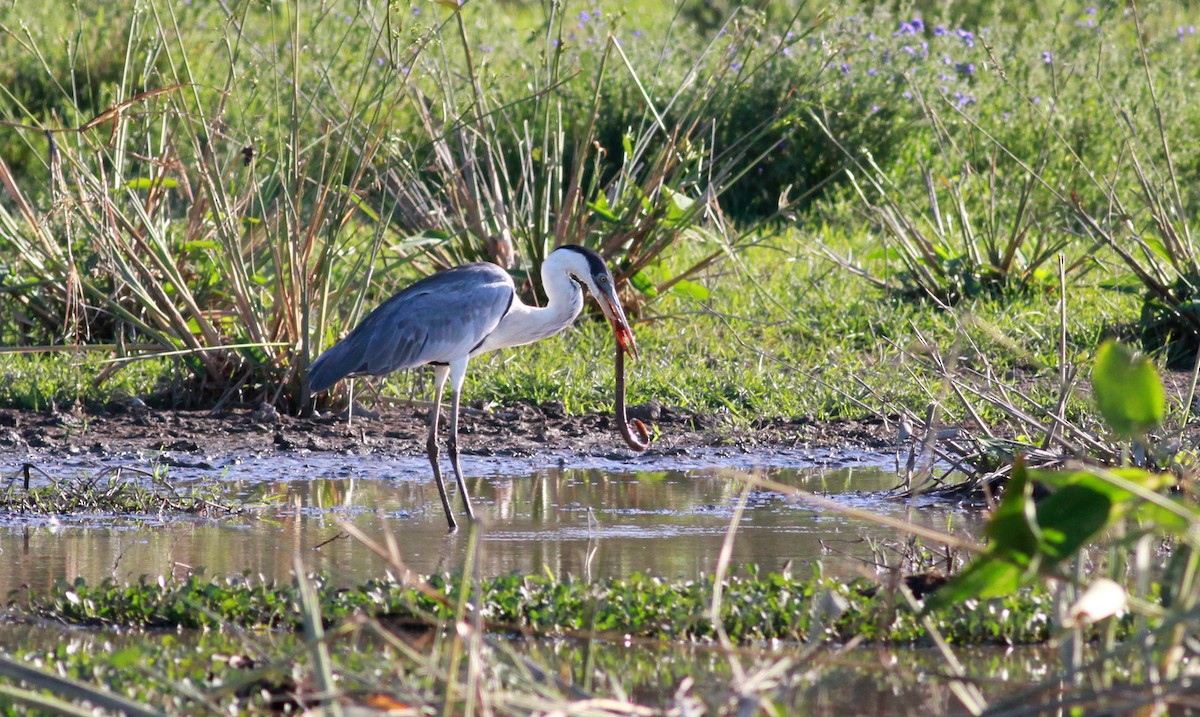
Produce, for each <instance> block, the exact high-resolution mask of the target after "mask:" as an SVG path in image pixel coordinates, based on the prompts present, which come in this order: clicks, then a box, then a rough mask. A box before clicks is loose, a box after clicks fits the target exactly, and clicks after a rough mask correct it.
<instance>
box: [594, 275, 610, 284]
mask: <svg viewBox="0 0 1200 717" xmlns="http://www.w3.org/2000/svg"><path fill="white" fill-rule="evenodd" d="M596 281H597V282H599V283H601V284H607V283H608V277H607V276H605V275H603V274H601V275H600V276H597V277H596Z"/></svg>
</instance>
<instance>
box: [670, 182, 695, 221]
mask: <svg viewBox="0 0 1200 717" xmlns="http://www.w3.org/2000/svg"><path fill="white" fill-rule="evenodd" d="M663 192H665V193H666V195H667V198H668V199H670V200H671V203H670V205H668V206H667V221H668V222H670V223H672V224H678V223H680V222H682V221H684V220H685V219H687V217H688V214H689V213H690V212H691V210H692V205H694V204H695V203H696V200H694V199H692V198H691V197H689V196H688V195H686V194H683V193H681V192H677V191H675V190H674V189H671V188H670V187H663Z"/></svg>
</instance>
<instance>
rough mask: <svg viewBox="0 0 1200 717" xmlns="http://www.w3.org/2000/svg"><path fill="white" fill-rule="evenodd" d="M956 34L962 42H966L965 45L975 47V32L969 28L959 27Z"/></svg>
mask: <svg viewBox="0 0 1200 717" xmlns="http://www.w3.org/2000/svg"><path fill="white" fill-rule="evenodd" d="M958 36H959V37H960V38H962V41H963V43H964V44H966V46H967V47H975V33H973V32H971V31H970V30H963V29H961V28H960V29H959V31H958Z"/></svg>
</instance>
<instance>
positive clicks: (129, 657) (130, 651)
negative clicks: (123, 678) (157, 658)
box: [109, 646, 142, 670]
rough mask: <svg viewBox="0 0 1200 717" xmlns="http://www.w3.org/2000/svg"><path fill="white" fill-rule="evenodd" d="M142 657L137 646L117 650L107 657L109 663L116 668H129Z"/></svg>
mask: <svg viewBox="0 0 1200 717" xmlns="http://www.w3.org/2000/svg"><path fill="white" fill-rule="evenodd" d="M141 659H142V650H141V648H139V647H137V646H133V647H126V648H124V649H121V650H117V651H116V652H114V653H113V654H112V657H111V658H109V663H110V664H111V665H112V666H113V667H115V668H117V669H118V670H129V669H132V668H134V667H136V666H137V664H138V662H140V661H141Z"/></svg>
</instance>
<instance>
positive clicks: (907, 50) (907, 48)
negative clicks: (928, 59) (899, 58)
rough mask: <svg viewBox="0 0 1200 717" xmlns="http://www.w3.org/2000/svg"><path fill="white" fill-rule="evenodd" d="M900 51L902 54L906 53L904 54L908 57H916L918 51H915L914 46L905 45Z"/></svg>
mask: <svg viewBox="0 0 1200 717" xmlns="http://www.w3.org/2000/svg"><path fill="white" fill-rule="evenodd" d="M900 51H901V52H903V53H904V54H906V55H915V54H917V51H916V50H914V49H913V46H912V45H905V46H904V47H901V48H900Z"/></svg>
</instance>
